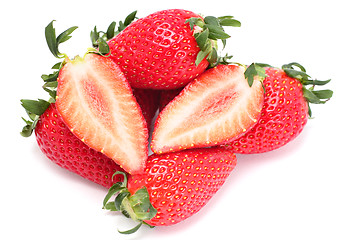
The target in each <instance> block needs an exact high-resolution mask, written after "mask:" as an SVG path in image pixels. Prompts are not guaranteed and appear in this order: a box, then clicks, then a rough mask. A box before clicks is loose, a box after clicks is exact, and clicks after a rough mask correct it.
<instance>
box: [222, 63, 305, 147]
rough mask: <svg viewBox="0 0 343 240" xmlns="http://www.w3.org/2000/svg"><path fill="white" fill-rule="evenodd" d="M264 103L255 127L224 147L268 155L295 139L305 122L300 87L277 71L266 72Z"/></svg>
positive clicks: (299, 84)
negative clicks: (267, 153) (266, 153)
mask: <svg viewBox="0 0 343 240" xmlns="http://www.w3.org/2000/svg"><path fill="white" fill-rule="evenodd" d="M266 75H267V77H266V78H265V79H264V81H263V84H264V86H265V89H266V93H265V103H264V106H263V109H262V113H261V118H260V119H259V120H258V123H257V124H256V125H255V126H254V127H253V128H252V129H251V130H250V131H248V132H247V133H245V134H244V135H243V136H242V137H240V138H239V139H237V140H234V141H232V142H230V143H228V144H226V145H225V147H226V148H227V149H229V150H231V151H233V152H236V153H263V152H268V151H271V150H274V149H277V148H280V147H281V146H283V145H285V144H287V143H288V142H290V141H292V140H293V139H294V138H295V137H297V136H298V135H299V134H300V133H301V131H302V130H303V128H304V126H305V125H306V123H307V119H308V103H307V101H306V99H305V98H304V97H303V91H302V85H301V83H300V82H299V81H298V80H297V79H295V78H291V77H288V76H287V75H286V73H285V72H284V71H283V70H281V69H276V68H266Z"/></svg>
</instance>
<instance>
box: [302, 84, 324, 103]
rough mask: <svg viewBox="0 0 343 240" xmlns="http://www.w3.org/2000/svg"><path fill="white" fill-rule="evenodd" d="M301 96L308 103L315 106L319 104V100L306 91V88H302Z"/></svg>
mask: <svg viewBox="0 0 343 240" xmlns="http://www.w3.org/2000/svg"><path fill="white" fill-rule="evenodd" d="M303 95H304V98H305V99H306V100H307V101H308V102H310V103H315V104H319V103H321V100H320V98H319V97H317V96H316V95H315V94H314V93H313V92H312V91H310V90H308V89H307V88H303Z"/></svg>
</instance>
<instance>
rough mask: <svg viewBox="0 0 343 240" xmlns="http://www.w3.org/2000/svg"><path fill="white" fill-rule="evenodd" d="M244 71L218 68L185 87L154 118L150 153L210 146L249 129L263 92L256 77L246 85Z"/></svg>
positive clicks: (232, 67) (225, 66)
mask: <svg viewBox="0 0 343 240" xmlns="http://www.w3.org/2000/svg"><path fill="white" fill-rule="evenodd" d="M244 70H245V68H244V67H241V66H237V65H219V66H217V67H215V68H212V69H209V70H207V71H206V72H204V73H203V74H202V75H200V76H199V77H198V78H197V79H195V80H194V81H193V82H191V83H190V84H189V85H187V86H186V87H185V88H184V89H183V90H182V91H181V93H180V94H179V95H178V96H177V97H176V98H175V99H174V100H173V101H171V102H170V103H169V104H168V105H167V106H166V107H165V108H164V110H163V111H162V112H161V113H160V114H159V116H158V117H157V120H156V123H155V130H154V132H153V136H152V143H151V149H152V151H153V152H155V153H164V152H172V151H177V150H180V149H188V148H196V147H206V146H213V145H217V144H220V143H223V142H226V141H228V140H230V139H235V138H237V137H239V136H241V135H242V134H243V133H244V132H246V131H247V130H249V129H250V128H252V127H253V126H254V125H255V124H256V122H257V120H258V119H259V117H260V113H261V110H262V106H263V99H264V92H263V87H262V84H261V82H260V81H259V80H258V79H257V78H256V79H255V80H254V82H253V85H252V86H251V87H250V86H249V84H248V81H247V80H246V79H245V76H244Z"/></svg>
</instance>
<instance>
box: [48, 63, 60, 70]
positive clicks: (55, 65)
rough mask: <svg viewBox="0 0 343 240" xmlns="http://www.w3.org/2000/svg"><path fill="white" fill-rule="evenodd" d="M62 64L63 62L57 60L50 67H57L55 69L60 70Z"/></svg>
mask: <svg viewBox="0 0 343 240" xmlns="http://www.w3.org/2000/svg"><path fill="white" fill-rule="evenodd" d="M62 65H63V62H58V63H55V64H54V66H52V68H51V69H57V70H60V69H61V68H62Z"/></svg>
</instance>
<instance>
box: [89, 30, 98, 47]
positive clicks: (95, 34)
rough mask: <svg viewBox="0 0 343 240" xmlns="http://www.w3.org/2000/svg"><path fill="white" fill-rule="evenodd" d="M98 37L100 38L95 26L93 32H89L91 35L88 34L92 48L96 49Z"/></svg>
mask: <svg viewBox="0 0 343 240" xmlns="http://www.w3.org/2000/svg"><path fill="white" fill-rule="evenodd" d="M99 37H100V35H99V33H98V30H97V28H96V26H95V27H94V29H93V31H91V34H90V38H91V41H92V46H93V47H98V39H99Z"/></svg>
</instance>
